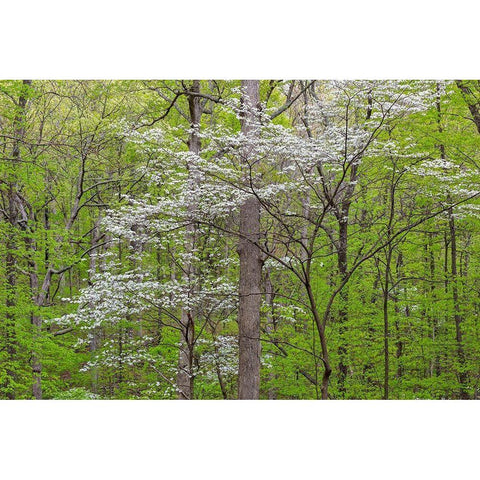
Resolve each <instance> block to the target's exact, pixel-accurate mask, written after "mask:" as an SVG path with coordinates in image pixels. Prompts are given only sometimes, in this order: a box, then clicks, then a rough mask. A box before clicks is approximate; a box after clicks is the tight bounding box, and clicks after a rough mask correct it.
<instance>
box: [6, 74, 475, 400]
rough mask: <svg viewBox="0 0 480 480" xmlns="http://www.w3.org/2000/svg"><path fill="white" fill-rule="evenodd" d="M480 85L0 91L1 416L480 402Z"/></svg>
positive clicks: (28, 84)
mask: <svg viewBox="0 0 480 480" xmlns="http://www.w3.org/2000/svg"><path fill="white" fill-rule="evenodd" d="M479 182H480V81H477V80H441V81H440V80H436V81H430V80H428V81H427V80H417V81H413V80H405V81H402V80H397V81H394V80H377V81H376V80H345V81H340V80H242V81H233V80H228V81H227V80H177V81H175V80H166V81H160V80H155V81H153V80H151V81H150V80H148V81H147V80H146V81H140V80H131V81H127V80H105V81H100V80H92V81H87V80H79V81H74V80H61V81H55V80H23V81H21V80H12V81H7V80H3V81H0V235H1V242H0V258H1V259H2V260H1V261H0V399H10V400H19V399H272V400H273V399H478V398H480V320H479V313H480V281H479V280H480V218H479V213H480V202H479V196H480V188H479V185H480V183H479Z"/></svg>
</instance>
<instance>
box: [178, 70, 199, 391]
mask: <svg viewBox="0 0 480 480" xmlns="http://www.w3.org/2000/svg"><path fill="white" fill-rule="evenodd" d="M191 91H192V93H200V81H199V80H194V81H193V82H192V87H191ZM188 106H189V112H190V129H191V131H190V138H189V141H188V148H189V150H190V152H191V153H192V154H193V155H194V156H198V155H199V154H200V149H201V142H200V136H199V129H200V120H201V116H202V105H201V103H200V98H199V97H198V96H196V95H188ZM199 175H200V173H199V171H198V167H197V160H196V159H195V158H193V159H192V160H191V161H190V164H189V165H188V183H189V191H190V194H189V204H188V206H187V216H188V225H187V227H186V234H185V251H186V253H187V255H192V254H193V253H194V250H195V247H196V243H197V238H196V236H197V225H196V222H195V212H196V209H197V201H196V189H197V187H198V185H199V183H200V177H199ZM184 272H185V273H184V281H185V282H186V283H187V284H188V285H189V296H192V295H194V294H195V266H194V263H193V260H191V259H189V260H188V261H187V264H186V265H185V267H184ZM180 322H181V334H180V336H181V338H180V350H179V355H178V372H177V388H178V398H179V399H183V400H191V399H192V398H193V395H194V372H193V360H194V349H195V312H194V310H193V309H192V308H191V307H184V308H183V309H182V313H181V317H180Z"/></svg>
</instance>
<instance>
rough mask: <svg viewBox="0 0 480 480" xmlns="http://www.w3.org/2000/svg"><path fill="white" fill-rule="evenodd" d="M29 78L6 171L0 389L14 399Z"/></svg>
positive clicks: (25, 82)
mask: <svg viewBox="0 0 480 480" xmlns="http://www.w3.org/2000/svg"><path fill="white" fill-rule="evenodd" d="M31 83H32V82H31V80H24V81H23V90H22V93H20V96H19V98H18V104H17V105H16V108H17V113H16V115H15V118H14V139H13V146H12V154H11V161H10V172H9V175H8V187H7V202H8V205H7V208H6V212H7V222H8V233H7V238H6V239H5V246H6V258H5V266H6V268H5V276H6V299H5V304H6V307H7V308H6V314H5V342H6V351H7V355H8V362H7V368H6V378H5V381H4V382H3V384H2V388H1V390H3V391H4V392H5V396H6V397H7V398H8V399H10V400H13V399H15V386H14V383H15V377H16V376H17V369H16V363H17V361H18V359H17V347H18V345H17V343H18V342H17V335H16V321H17V319H16V313H15V307H16V304H17V302H16V291H17V287H16V285H17V253H16V250H17V229H18V228H19V227H22V226H23V228H25V227H26V225H23V224H22V225H20V223H19V220H21V219H20V211H21V205H19V203H20V201H21V200H20V197H19V196H18V193H17V191H18V185H17V183H18V179H17V168H18V164H19V162H20V144H21V142H22V140H23V138H24V136H25V125H24V122H25V110H26V105H27V96H26V91H27V89H28V87H29V86H30V85H31Z"/></svg>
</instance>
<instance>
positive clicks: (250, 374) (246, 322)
mask: <svg viewBox="0 0 480 480" xmlns="http://www.w3.org/2000/svg"><path fill="white" fill-rule="evenodd" d="M259 83H260V82H259V81H258V80H244V81H242V87H243V89H244V93H243V105H244V107H245V110H246V111H245V114H244V117H243V121H242V133H243V134H244V135H245V136H246V137H247V138H249V139H250V140H251V141H252V142H254V141H255V127H254V125H253V122H254V121H255V120H256V118H257V110H258V105H259ZM252 154H253V148H252V145H251V144H250V145H249V146H248V147H246V148H245V149H244V151H243V153H242V157H243V158H242V168H244V171H245V180H246V183H248V184H249V183H250V182H251V180H252V179H251V178H250V177H249V175H250V173H248V172H251V170H250V168H251V160H252ZM239 234H240V239H239V243H238V249H237V250H238V255H239V258H240V279H239V304H238V329H239V365H238V398H239V399H258V398H259V396H260V353H261V347H260V302H261V288H260V286H261V280H262V255H261V251H260V249H259V248H258V246H257V245H258V242H259V240H260V204H259V201H258V199H257V198H256V197H255V196H253V195H252V196H250V197H248V199H247V200H246V201H244V202H243V203H242V205H241V206H240V230H239Z"/></svg>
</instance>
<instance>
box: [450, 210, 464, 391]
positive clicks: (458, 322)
mask: <svg viewBox="0 0 480 480" xmlns="http://www.w3.org/2000/svg"><path fill="white" fill-rule="evenodd" d="M448 224H449V228H450V251H451V263H452V266H451V268H452V297H453V311H454V319H455V339H456V341H457V355H458V362H459V370H460V371H459V374H458V378H459V380H460V392H459V393H460V398H461V399H464V400H465V399H468V398H469V396H468V392H467V383H468V378H467V372H466V371H465V368H466V362H465V352H464V349H463V332H462V321H463V318H462V315H461V314H460V302H459V295H458V274H457V231H456V227H455V219H454V217H453V211H452V209H451V208H450V209H449V210H448Z"/></svg>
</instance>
